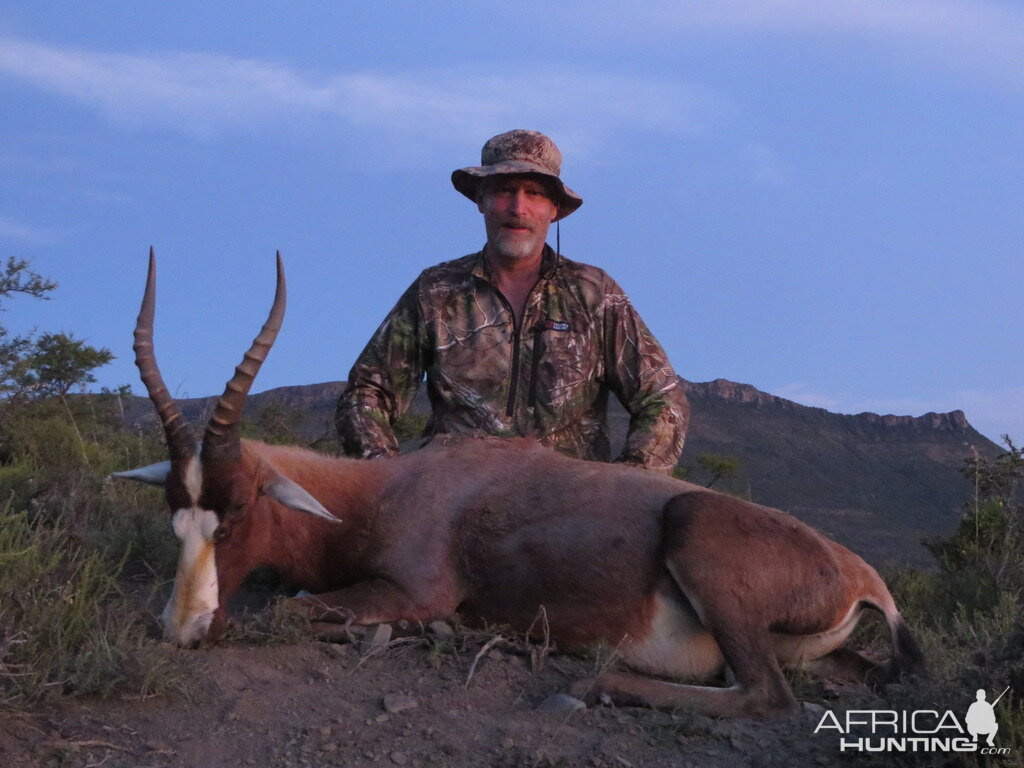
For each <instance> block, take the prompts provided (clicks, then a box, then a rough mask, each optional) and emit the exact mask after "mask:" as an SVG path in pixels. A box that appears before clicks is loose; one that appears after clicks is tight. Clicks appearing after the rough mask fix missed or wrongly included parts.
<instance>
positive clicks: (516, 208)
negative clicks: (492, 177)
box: [508, 190, 526, 214]
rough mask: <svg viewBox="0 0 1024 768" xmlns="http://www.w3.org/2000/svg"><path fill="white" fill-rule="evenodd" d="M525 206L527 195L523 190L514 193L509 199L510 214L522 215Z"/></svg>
mask: <svg viewBox="0 0 1024 768" xmlns="http://www.w3.org/2000/svg"><path fill="white" fill-rule="evenodd" d="M525 205H526V193H525V192H523V191H522V190H519V191H518V192H514V193H513V194H512V195H511V196H510V197H509V199H508V209H509V212H510V213H515V214H519V213H521V212H522V211H523V210H524V207H525Z"/></svg>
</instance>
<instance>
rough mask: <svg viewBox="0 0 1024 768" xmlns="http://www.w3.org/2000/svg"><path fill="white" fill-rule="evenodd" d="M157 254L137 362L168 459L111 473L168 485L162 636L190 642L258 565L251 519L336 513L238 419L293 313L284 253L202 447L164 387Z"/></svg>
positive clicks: (219, 618)
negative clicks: (156, 341)
mask: <svg viewBox="0 0 1024 768" xmlns="http://www.w3.org/2000/svg"><path fill="white" fill-rule="evenodd" d="M155 305H156V259H155V256H154V254H153V249H152V248H151V249H150V252H149V273H148V276H147V278H146V291H145V294H144V295H143V299H142V308H141V309H140V310H139V318H138V321H137V322H136V324H135V344H134V347H133V348H134V350H135V364H136V365H137V366H138V367H139V373H140V375H141V378H142V382H143V384H145V385H146V391H147V392H148V393H149V397H150V399H151V400H152V401H153V405H154V406H156V411H157V414H158V415H159V418H160V423H161V424H162V425H163V429H164V435H165V436H166V438H167V449H168V452H169V454H170V459H169V460H167V461H162V462H159V463H157V464H151V465H149V466H145V467H140V468H138V469H134V470H130V471H127V472H116V473H114V474H113V477H118V478H123V479H127V480H135V481H138V482H142V483H146V484H149V485H158V486H162V487H163V488H164V494H165V496H166V498H167V504H168V506H169V507H170V510H171V525H172V526H173V528H174V533H175V535H176V536H177V537H178V539H179V540H180V542H181V553H180V556H179V559H178V570H177V575H176V576H175V581H174V590H173V592H172V594H171V597H170V599H169V600H168V602H167V606H166V607H165V608H164V611H163V615H162V622H163V627H164V636H165V637H166V638H167V639H168V640H173V641H175V642H177V643H179V644H181V645H184V646H193V645H196V644H197V643H199V642H200V641H203V640H207V639H212V638H214V637H216V636H217V635H218V634H220V632H222V631H223V629H224V626H225V624H226V613H225V606H224V605H223V600H222V595H228V596H229V595H231V594H233V593H234V591H235V590H236V589H237V588H238V586H239V585H240V584H241V581H242V580H243V579H244V578H245V576H246V574H247V573H248V572H249V571H250V570H251V569H252V568H253V567H255V566H257V565H260V564H261V563H259V562H253V561H252V560H253V554H254V548H253V547H251V546H249V545H248V538H249V535H250V532H251V529H252V522H253V518H254V516H256V515H259V514H266V513H267V508H268V506H269V505H271V504H273V501H271V500H274V501H276V502H280V503H281V504H283V505H284V506H286V507H289V508H291V509H294V510H296V511H299V512H304V513H308V514H310V515H315V516H317V517H321V518H325V519H327V520H330V521H332V522H338V519H337V518H336V517H334V516H332V515H331V513H330V512H328V511H327V510H326V509H324V507H323V506H322V505H321V504H320V503H319V502H318V501H317V500H316V499H314V498H313V497H312V496H311V495H310V494H309V493H308V492H307V491H306V490H305V489H303V488H302V487H301V486H299V485H298V484H297V483H295V482H294V481H292V480H290V479H288V478H287V477H285V476H284V475H282V474H281V473H280V472H278V471H277V470H276V469H275V468H274V467H273V466H271V465H270V464H269V463H268V462H267V461H266V460H264V459H262V458H261V457H260V456H259V455H258V454H257V453H255V452H253V451H249V450H246V447H245V445H244V444H243V442H242V440H241V436H240V434H239V422H240V421H241V418H242V410H243V409H244V407H245V401H246V397H247V396H248V394H249V388H250V387H251V386H252V383H253V380H254V379H255V377H256V374H257V373H258V372H259V369H260V366H261V365H262V364H263V361H264V360H265V359H266V356H267V353H268V352H269V351H270V347H271V346H272V345H273V343H274V340H275V339H276V338H277V333H278V331H279V330H280V328H281V321H282V319H283V317H284V309H285V279H284V267H283V266H282V263H281V254H280V253H278V254H277V290H276V292H275V294H274V304H273V306H272V307H271V309H270V315H269V316H268V317H267V321H266V322H265V323H264V324H263V328H262V329H261V330H260V332H259V335H258V336H257V337H256V338H255V339H254V340H253V343H252V346H251V347H250V348H249V350H248V351H247V352H246V353H245V356H244V357H243V359H242V362H241V363H240V364H239V365H238V367H237V368H235V374H234V376H233V377H232V378H231V380H230V381H228V383H227V386H226V387H225V389H224V394H222V395H221V396H220V398H219V399H218V401H217V404H216V406H215V407H214V410H213V415H212V416H211V417H210V421H209V422H208V423H207V425H206V429H205V431H204V433H203V440H202V443H197V442H196V440H195V438H194V436H193V434H192V431H191V429H190V428H189V425H188V423H187V422H186V421H185V418H184V416H183V415H182V413H181V409H180V407H179V406H178V404H177V403H176V402H175V400H174V398H173V397H172V396H171V394H170V392H169V391H168V390H167V387H166V385H165V384H164V381H163V377H162V376H161V375H160V369H159V368H158V367H157V363H156V355H155V354H154V351H153V317H154V314H155Z"/></svg>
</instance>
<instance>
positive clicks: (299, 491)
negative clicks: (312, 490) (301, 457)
mask: <svg viewBox="0 0 1024 768" xmlns="http://www.w3.org/2000/svg"><path fill="white" fill-rule="evenodd" d="M261 490H262V491H263V493H265V494H266V495H267V496H269V497H270V498H272V499H274V500H276V501H279V502H281V503H282V504H284V505H285V506H286V507H288V508H289V509H294V510H295V511H296V512H305V513H306V514H307V515H313V516H314V517H322V518H323V519H324V520H330V521H331V522H332V523H340V522H341V518H338V517H335V516H334V515H332V514H331V513H330V512H328V511H327V510H326V509H324V506H323V504H321V503H320V502H319V501H317V500H316V499H314V498H313V497H312V496H311V495H310V494H309V491H307V490H306V489H305V488H303V487H302V486H301V485H299V484H298V483H296V482H295V481H294V480H289V479H288V478H287V477H285V476H284V475H281V474H277V473H276V472H275V473H274V475H273V477H271V478H270V480H268V481H267V482H266V483H264V485H263V488H262V489H261Z"/></svg>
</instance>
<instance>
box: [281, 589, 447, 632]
mask: <svg viewBox="0 0 1024 768" xmlns="http://www.w3.org/2000/svg"><path fill="white" fill-rule="evenodd" d="M291 604H292V605H294V606H297V607H298V608H299V609H300V610H301V611H302V613H303V614H304V615H305V616H306V617H307V618H309V620H310V621H313V622H336V623H343V624H348V623H351V624H357V625H362V624H386V623H389V622H392V621H401V620H405V621H409V622H428V621H433V620H434V619H440V618H446V617H448V616H451V614H453V613H454V612H455V608H456V606H455V605H453V604H451V603H450V601H448V600H445V599H443V598H441V599H437V598H434V599H430V600H424V599H422V598H421V597H420V596H413V595H410V594H409V591H408V590H406V589H405V588H403V587H402V586H400V585H398V584H395V583H394V582H392V581H388V580H387V579H371V580H368V581H361V582H359V583H358V584H353V585H352V586H350V587H345V588H344V589H338V590H335V591H333V592H321V593H319V594H315V595H308V596H306V597H295V598H292V600H291Z"/></svg>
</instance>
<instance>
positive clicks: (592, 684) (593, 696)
mask: <svg viewBox="0 0 1024 768" xmlns="http://www.w3.org/2000/svg"><path fill="white" fill-rule="evenodd" d="M600 683H601V678H599V677H581V678H580V679H579V680H577V681H576V682H574V683H573V684H572V685H570V686H569V695H570V696H572V697H573V698H574V699H579V700H580V701H582V702H583V703H584V704H586V705H587V706H588V707H593V706H595V705H596V704H608V703H611V700H610V699H608V697H607V695H606V694H604V692H603V691H602V690H601V687H600ZM606 699H607V701H606Z"/></svg>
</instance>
